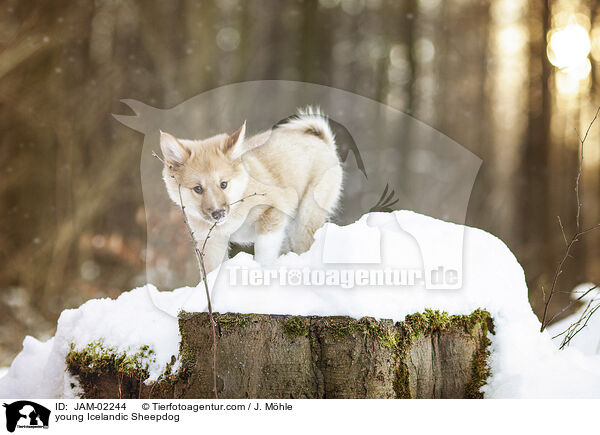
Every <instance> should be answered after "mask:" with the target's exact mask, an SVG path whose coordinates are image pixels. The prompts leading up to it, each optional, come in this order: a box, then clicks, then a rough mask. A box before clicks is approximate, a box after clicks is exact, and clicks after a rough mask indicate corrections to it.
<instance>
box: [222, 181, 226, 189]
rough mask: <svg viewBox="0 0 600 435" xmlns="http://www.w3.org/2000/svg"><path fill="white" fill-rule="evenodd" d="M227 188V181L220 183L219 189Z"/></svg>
mask: <svg viewBox="0 0 600 435" xmlns="http://www.w3.org/2000/svg"><path fill="white" fill-rule="evenodd" d="M226 188H227V181H221V189H226Z"/></svg>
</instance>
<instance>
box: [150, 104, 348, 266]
mask: <svg viewBox="0 0 600 435" xmlns="http://www.w3.org/2000/svg"><path fill="white" fill-rule="evenodd" d="M160 147H161V150H162V154H163V157H164V162H165V166H164V168H163V179H164V181H165V184H166V188H167V192H168V194H169V196H170V198H171V199H172V200H173V201H174V202H175V203H176V204H177V205H179V206H181V203H182V202H183V206H184V207H185V213H186V214H187V217H188V221H189V225H190V227H191V228H192V231H193V233H194V238H195V239H196V242H197V244H198V245H199V246H202V244H203V243H204V241H205V239H206V237H207V235H208V234H209V231H210V238H208V240H207V243H206V248H205V255H204V263H205V267H206V270H207V272H210V271H211V270H213V269H215V268H217V267H218V266H219V264H220V263H221V261H223V260H224V259H225V258H226V257H227V252H228V247H229V242H230V241H232V242H235V243H239V244H242V245H249V244H254V252H255V260H256V261H258V262H259V263H261V264H263V265H269V264H272V263H273V261H274V260H275V259H276V258H277V257H278V256H279V255H280V253H281V251H282V248H283V247H284V246H287V247H288V248H289V249H291V250H292V251H294V252H296V253H302V252H305V251H307V250H308V249H309V248H310V246H311V245H312V242H313V240H314V239H313V237H314V233H315V231H316V230H317V229H318V228H320V227H321V226H322V225H323V224H324V223H325V221H326V220H327V218H328V217H329V216H330V215H331V214H332V212H333V211H334V210H335V208H336V206H337V204H338V201H339V198H340V194H341V189H342V175H343V174H342V166H341V164H340V160H339V157H338V154H337V151H336V144H335V137H334V135H333V133H332V131H331V128H330V126H329V123H328V122H327V119H326V118H325V117H324V116H323V115H322V114H321V113H320V111H318V110H312V109H311V108H310V107H309V108H307V109H306V110H300V111H299V112H298V114H297V115H296V116H294V117H292V118H290V119H288V120H287V121H285V122H283V123H280V124H278V125H277V126H276V127H274V128H273V129H271V130H267V131H264V132H262V133H259V134H257V135H255V136H252V137H250V138H246V123H244V124H243V125H242V126H241V127H240V128H239V129H238V130H237V131H236V132H235V133H233V134H231V135H228V134H219V135H216V136H213V137H210V138H208V139H203V140H185V139H178V138H176V137H174V136H172V135H170V134H168V133H164V132H161V135H160ZM180 194H181V200H180Z"/></svg>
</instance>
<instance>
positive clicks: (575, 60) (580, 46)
mask: <svg viewBox="0 0 600 435" xmlns="http://www.w3.org/2000/svg"><path fill="white" fill-rule="evenodd" d="M549 41H550V42H549V44H548V59H549V60H550V62H551V63H552V65H554V66H556V67H557V68H560V69H563V68H577V67H579V66H580V65H581V64H583V63H584V62H585V61H586V60H587V56H588V54H589V53H590V50H591V49H592V44H591V41H590V36H589V35H588V32H587V31H586V30H585V29H584V28H583V27H581V26H580V25H579V24H569V25H568V26H567V27H563V28H561V29H556V30H554V31H552V32H551V33H550V37H549Z"/></svg>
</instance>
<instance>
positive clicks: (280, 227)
mask: <svg viewBox="0 0 600 435" xmlns="http://www.w3.org/2000/svg"><path fill="white" fill-rule="evenodd" d="M287 222H288V217H287V216H286V215H285V214H284V213H283V212H281V211H279V210H277V209H276V208H274V207H270V208H268V209H267V210H266V211H265V212H264V213H263V214H262V215H260V217H259V218H258V220H257V222H256V242H255V243H254V259H255V260H256V261H258V262H259V263H260V264H262V265H263V266H268V265H270V264H273V263H274V262H275V260H276V259H277V257H279V254H280V252H281V245H282V243H283V240H284V238H285V230H286V225H287Z"/></svg>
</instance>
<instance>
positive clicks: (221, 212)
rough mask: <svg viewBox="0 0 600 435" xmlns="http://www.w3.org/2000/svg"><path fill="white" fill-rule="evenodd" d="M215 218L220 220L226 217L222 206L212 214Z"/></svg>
mask: <svg viewBox="0 0 600 435" xmlns="http://www.w3.org/2000/svg"><path fill="white" fill-rule="evenodd" d="M210 215H211V216H212V217H213V219H214V220H216V221H218V220H221V219H223V218H224V217H225V210H224V209H222V208H220V209H219V210H215V211H213V212H212V213H211V214H210Z"/></svg>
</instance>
